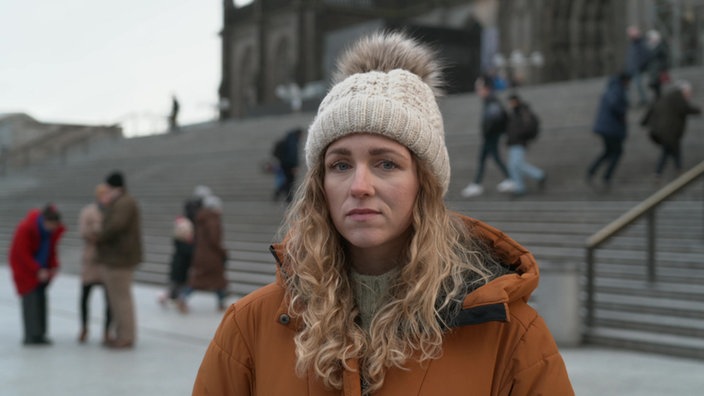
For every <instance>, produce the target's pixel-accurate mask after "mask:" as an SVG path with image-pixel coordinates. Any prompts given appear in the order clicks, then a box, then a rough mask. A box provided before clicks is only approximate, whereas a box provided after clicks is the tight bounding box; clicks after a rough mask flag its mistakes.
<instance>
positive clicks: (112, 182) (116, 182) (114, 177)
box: [105, 171, 125, 187]
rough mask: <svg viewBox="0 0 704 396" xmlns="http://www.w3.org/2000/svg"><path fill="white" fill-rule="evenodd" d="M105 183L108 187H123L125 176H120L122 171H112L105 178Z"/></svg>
mask: <svg viewBox="0 0 704 396" xmlns="http://www.w3.org/2000/svg"><path fill="white" fill-rule="evenodd" d="M105 184H107V185H108V186H110V187H124V186H125V178H124V177H123V176H122V172H120V171H113V172H111V173H110V174H109V175H108V176H107V177H106V178H105Z"/></svg>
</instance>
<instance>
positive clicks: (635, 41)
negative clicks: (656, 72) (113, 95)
mask: <svg viewBox="0 0 704 396" xmlns="http://www.w3.org/2000/svg"><path fill="white" fill-rule="evenodd" d="M626 34H627V35H628V47H627V49H626V72H628V74H630V75H631V85H635V88H636V90H637V92H638V106H645V105H646V104H647V103H648V95H647V94H646V92H645V88H644V87H643V81H642V80H643V74H644V73H645V71H646V69H647V67H648V59H649V58H650V50H649V49H648V45H647V43H646V42H645V38H643V35H642V34H641V31H640V29H638V27H637V26H629V27H628V29H626Z"/></svg>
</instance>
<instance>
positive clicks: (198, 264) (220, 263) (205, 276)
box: [178, 195, 227, 313]
mask: <svg viewBox="0 0 704 396" xmlns="http://www.w3.org/2000/svg"><path fill="white" fill-rule="evenodd" d="M195 234H196V236H197V237H196V240H195V245H194V247H193V261H192V262H191V268H190V270H189V271H188V286H187V287H186V288H184V290H183V292H182V294H181V298H180V300H179V302H178V304H179V309H180V310H181V312H183V313H186V312H188V305H187V299H188V296H189V295H190V294H191V293H192V292H193V290H205V291H212V292H214V293H215V296H216V298H217V308H218V310H221V311H223V310H225V298H226V297H227V279H226V278H225V268H226V264H227V250H225V248H224V247H223V244H222V201H221V200H220V198H218V197H216V196H214V195H209V196H207V197H205V198H204V199H203V207H202V208H201V209H200V210H199V211H198V215H196V222H195Z"/></svg>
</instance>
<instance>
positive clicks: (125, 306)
mask: <svg viewBox="0 0 704 396" xmlns="http://www.w3.org/2000/svg"><path fill="white" fill-rule="evenodd" d="M105 184H106V185H107V186H108V190H107V193H105V194H103V195H102V196H101V200H102V202H101V203H102V204H103V205H104V206H105V213H104V214H103V223H102V227H101V230H100V232H98V234H97V236H96V260H97V262H98V263H99V264H100V265H101V266H102V272H101V275H102V278H103V282H105V288H106V289H107V292H108V302H109V304H110V311H111V312H112V327H113V329H114V338H109V339H108V340H107V341H106V343H105V346H107V347H109V348H115V349H122V348H131V347H132V346H134V342H135V340H136V323H135V312H134V302H133V297H132V279H133V276H134V270H135V268H136V267H137V265H139V263H140V262H141V261H142V235H141V230H140V227H141V221H140V213H139V207H138V205H137V201H136V200H135V199H134V198H133V197H132V196H131V195H130V194H129V193H128V192H127V189H126V186H125V180H124V176H123V175H122V173H121V172H119V171H114V172H112V173H110V174H109V175H108V176H107V178H106V179H105Z"/></svg>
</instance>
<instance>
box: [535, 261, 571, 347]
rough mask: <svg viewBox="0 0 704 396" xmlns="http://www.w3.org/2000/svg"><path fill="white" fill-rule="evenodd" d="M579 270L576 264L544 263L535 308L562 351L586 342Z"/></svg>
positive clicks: (541, 264)
mask: <svg viewBox="0 0 704 396" xmlns="http://www.w3.org/2000/svg"><path fill="white" fill-rule="evenodd" d="M579 296H580V284H579V270H578V268H577V265H575V264H568V263H564V264H559V265H558V264H554V263H550V262H541V263H540V284H539V286H538V288H537V289H536V290H535V292H534V293H533V296H532V299H531V305H532V306H533V307H534V308H535V309H536V310H537V311H538V313H539V314H540V316H542V317H543V319H544V320H545V323H546V324H547V326H548V328H549V329H550V332H551V333H552V335H553V337H554V338H555V342H557V345H558V346H560V347H574V346H578V345H579V344H580V343H581V341H582V323H581V316H580V306H579Z"/></svg>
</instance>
